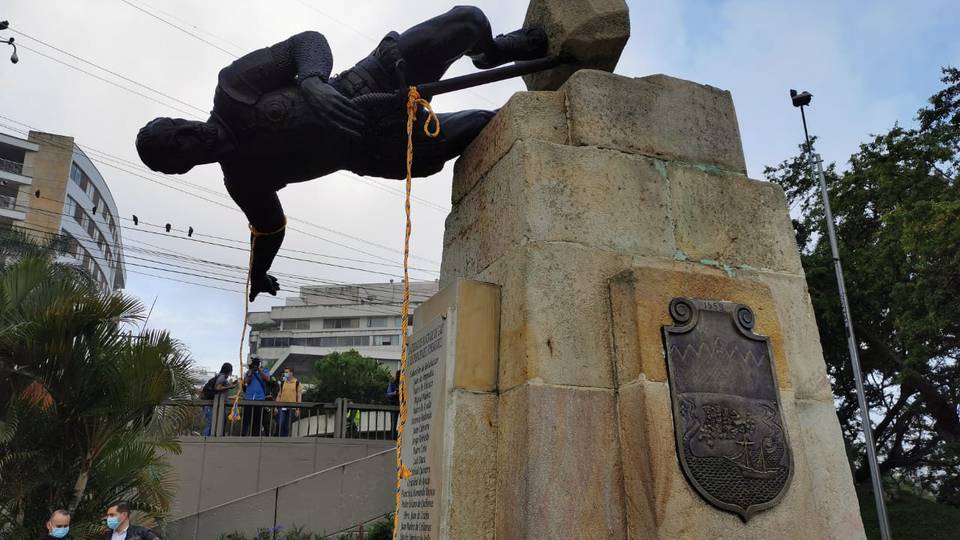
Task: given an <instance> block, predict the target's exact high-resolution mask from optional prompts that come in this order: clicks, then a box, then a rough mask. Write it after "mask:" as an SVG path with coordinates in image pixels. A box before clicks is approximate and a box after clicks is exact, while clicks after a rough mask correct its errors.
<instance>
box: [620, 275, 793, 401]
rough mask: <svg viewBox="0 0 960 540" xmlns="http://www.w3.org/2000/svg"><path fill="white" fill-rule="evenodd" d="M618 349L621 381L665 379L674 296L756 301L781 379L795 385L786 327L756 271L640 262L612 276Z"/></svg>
mask: <svg viewBox="0 0 960 540" xmlns="http://www.w3.org/2000/svg"><path fill="white" fill-rule="evenodd" d="M647 264H648V263H647ZM609 287H610V289H609V290H610V306H611V312H612V321H611V324H612V328H613V332H612V335H613V342H614V344H613V348H614V351H613V355H614V364H615V366H616V370H617V381H618V383H619V384H620V385H625V384H628V383H630V382H631V381H635V380H637V379H643V380H649V381H656V382H665V381H666V380H667V368H666V360H665V357H664V351H663V337H662V336H663V333H662V327H663V326H664V325H670V324H672V319H671V318H670V314H669V312H668V307H669V305H670V300H672V299H673V298H676V297H678V296H686V297H694V298H704V299H708V300H725V301H729V302H737V303H741V304H746V305H748V306H750V308H751V309H752V310H753V313H754V319H755V320H756V326H755V327H754V332H755V333H757V334H760V335H765V336H769V337H770V348H771V350H772V351H773V363H774V368H775V372H776V377H777V384H778V385H779V386H780V388H781V389H789V388H792V385H793V379H792V377H791V371H792V369H793V366H792V364H791V363H790V362H789V361H788V357H787V355H786V352H785V351H786V349H785V347H784V330H783V328H782V327H781V320H780V317H779V313H778V310H777V305H776V302H775V299H774V297H773V295H772V294H771V292H770V288H769V287H768V286H767V285H766V284H765V283H764V282H763V281H761V280H759V279H757V277H756V276H753V275H746V274H737V277H736V278H730V277H728V276H727V274H725V273H724V272H723V271H722V270H719V269H716V268H713V267H709V266H704V265H699V264H693V263H679V262H677V263H672V264H670V265H669V266H668V265H666V263H664V265H663V266H635V267H633V268H631V269H629V270H626V271H624V272H623V273H621V274H619V275H617V276H616V277H614V278H613V279H611V280H610V286H609Z"/></svg>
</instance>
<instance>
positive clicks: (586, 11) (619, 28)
mask: <svg viewBox="0 0 960 540" xmlns="http://www.w3.org/2000/svg"><path fill="white" fill-rule="evenodd" d="M534 25H539V26H542V27H543V28H544V29H545V30H546V31H547V36H548V39H549V42H550V54H560V55H567V56H569V57H570V58H571V59H572V60H573V61H572V63H569V64H566V65H563V66H560V67H558V68H554V69H551V70H548V71H543V72H540V73H534V74H531V75H525V76H524V77H523V81H524V82H525V83H526V84H527V88H528V89H530V90H556V89H557V88H559V87H560V85H562V84H563V83H564V81H566V80H567V79H568V78H569V77H570V75H571V74H573V73H574V72H575V71H577V70H579V69H600V70H604V71H613V70H614V68H616V67H617V62H618V61H619V60H620V53H622V52H623V48H624V46H625V45H626V44H627V39H629V38H630V15H629V9H628V8H627V3H626V2H625V0H532V1H531V2H530V4H529V6H528V7H527V16H526V19H525V20H524V23H523V26H524V27H525V28H528V27H531V26H534Z"/></svg>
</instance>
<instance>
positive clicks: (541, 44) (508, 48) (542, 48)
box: [470, 26, 547, 69]
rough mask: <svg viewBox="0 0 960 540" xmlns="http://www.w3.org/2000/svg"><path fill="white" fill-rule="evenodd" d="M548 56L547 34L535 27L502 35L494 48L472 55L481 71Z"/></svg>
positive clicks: (497, 39)
mask: <svg viewBox="0 0 960 540" xmlns="http://www.w3.org/2000/svg"><path fill="white" fill-rule="evenodd" d="M546 54H547V33H546V31H544V29H543V28H541V27H539V26H534V27H531V28H521V29H520V30H515V31H513V32H510V33H509V34H500V35H499V36H497V37H496V38H495V39H494V40H493V48H491V49H490V50H488V51H484V52H482V53H480V54H471V55H470V58H471V59H472V60H473V65H475V66H477V67H478V68H480V69H490V68H495V67H497V66H499V65H503V64H506V63H507V62H513V61H516V60H534V59H537V58H543V57H544V56H546Z"/></svg>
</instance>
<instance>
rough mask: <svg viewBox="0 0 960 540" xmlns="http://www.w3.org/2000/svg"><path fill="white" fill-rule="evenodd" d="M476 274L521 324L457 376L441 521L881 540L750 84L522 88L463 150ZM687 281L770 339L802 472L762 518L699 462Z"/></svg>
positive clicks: (605, 81) (447, 251)
mask: <svg viewBox="0 0 960 540" xmlns="http://www.w3.org/2000/svg"><path fill="white" fill-rule="evenodd" d="M459 278H468V279H474V280H479V281H483V282H489V283H493V284H496V285H499V286H500V302H501V306H500V318H499V336H498V341H497V347H496V351H497V354H496V355H479V356H478V355H476V354H474V355H473V356H472V357H471V359H470V360H469V361H468V360H465V358H466V357H464V356H459V355H460V354H471V353H470V352H469V351H464V352H462V353H457V355H458V357H457V358H456V368H455V370H454V371H456V370H462V369H468V370H469V369H475V370H477V371H478V372H479V373H482V374H483V375H482V376H477V377H476V378H474V382H473V383H471V384H469V385H466V384H464V385H462V386H460V387H458V386H457V383H456V382H450V383H449V384H450V385H451V386H449V387H448V389H453V390H449V391H448V392H447V396H448V400H449V401H448V404H447V408H446V411H447V413H446V417H445V420H444V425H445V430H446V432H445V435H444V440H445V443H444V444H445V446H444V449H443V461H442V463H443V468H444V471H443V475H444V478H445V482H446V484H444V485H445V487H444V488H443V489H444V490H445V491H444V494H443V498H444V501H445V502H444V503H443V504H444V505H445V506H444V507H443V511H442V512H441V524H440V527H441V530H442V531H443V532H444V533H445V536H444V535H441V536H435V537H449V538H498V539H507V538H636V539H640V538H643V539H646V538H663V539H676V538H691V539H693V538H731V539H732V538H737V539H740V538H772V537H782V538H862V537H863V535H864V533H863V527H862V524H861V521H860V515H859V510H858V505H857V499H856V495H855V493H854V490H853V483H852V479H851V474H850V470H849V468H848V466H847V461H846V457H845V455H844V449H843V443H842V439H841V435H840V429H839V425H838V422H837V419H836V414H835V411H834V408H833V401H832V398H831V394H830V387H829V383H828V380H827V377H826V372H825V367H824V362H823V358H822V354H821V349H820V344H819V341H818V339H819V338H818V332H817V327H816V323H815V321H814V317H813V311H812V308H811V305H810V301H809V298H808V294H807V290H806V283H805V279H804V275H803V269H802V267H801V265H800V259H799V255H798V253H797V247H796V244H795V241H794V237H793V231H792V228H791V224H790V218H789V214H788V209H787V204H786V201H785V198H784V195H783V192H782V191H781V189H780V188H779V187H778V186H776V185H773V184H769V183H766V182H759V181H755V180H750V179H748V178H747V177H746V166H745V163H744V158H743V152H742V148H741V142H740V133H739V128H738V126H737V119H736V113H735V112H734V108H733V102H732V99H731V96H730V94H729V92H725V91H722V90H718V89H716V88H712V87H710V86H705V85H700V84H695V83H692V82H688V81H683V80H679V79H675V78H671V77H667V76H664V75H654V76H650V77H643V78H639V79H632V78H627V77H622V76H618V75H612V74H609V73H605V72H600V71H579V72H577V73H575V74H574V75H573V76H572V77H571V78H570V79H569V80H568V81H567V82H566V83H565V84H564V85H563V86H562V87H561V88H560V89H559V90H557V91H539V92H522V93H518V94H516V95H514V96H513V98H512V99H511V100H510V101H509V102H508V103H507V105H506V106H504V107H503V109H501V110H500V112H499V113H498V114H497V116H496V117H495V118H494V119H493V121H492V122H491V123H490V124H489V125H488V126H487V128H486V130H485V131H484V132H483V133H482V134H481V135H480V136H479V137H478V138H477V140H476V141H475V142H474V143H473V144H472V145H471V147H470V148H469V149H468V150H467V152H466V153H465V154H464V155H463V156H462V157H461V159H460V160H459V161H458V163H457V164H456V169H455V176H454V186H453V210H452V212H451V214H450V216H449V217H448V219H447V223H446V233H445V239H444V255H443V265H442V275H441V287H448V286H451V285H453V286H454V287H453V289H451V290H455V291H456V290H460V289H462V287H461V286H460V285H459V283H462V282H458V279H459ZM443 294H455V295H456V294H462V293H459V292H457V293H449V292H445V293H443ZM678 296H687V297H698V298H706V299H714V300H725V301H731V302H737V303H742V304H748V305H749V306H750V307H752V308H753V311H754V313H755V315H756V328H755V331H756V332H757V333H758V334H763V335H767V336H770V343H771V350H772V352H773V357H774V358H773V361H774V366H775V373H776V379H777V383H778V385H779V392H780V399H781V402H782V407H783V419H784V423H785V429H786V432H787V434H788V436H789V440H790V444H791V447H792V451H793V466H794V473H793V480H792V482H791V483H790V485H789V487H788V489H787V492H786V495H785V497H784V498H783V500H782V501H781V502H780V504H779V505H778V506H775V507H774V508H772V509H769V510H766V511H764V512H761V513H760V514H758V515H756V516H755V517H753V518H752V519H751V520H750V521H749V522H747V523H744V522H743V521H741V520H740V518H738V517H737V516H736V515H735V514H732V513H728V512H725V511H721V510H718V509H716V508H714V507H713V506H710V505H709V504H707V503H706V502H705V501H704V499H703V498H701V497H700V496H699V495H698V494H697V493H696V492H695V491H694V489H693V488H692V487H691V485H690V484H689V483H688V482H687V480H686V479H685V477H684V475H683V472H682V470H681V466H680V463H679V461H678V457H677V447H676V442H675V439H674V428H673V416H672V412H671V400H670V391H669V386H668V379H667V375H666V364H665V357H664V346H663V338H662V333H661V327H662V326H663V325H669V324H670V323H671V319H670V316H669V313H668V304H669V302H670V299H671V298H674V297H678ZM428 311H429V309H428V306H427V305H425V306H424V307H422V308H420V309H419V310H418V311H417V315H416V316H417V317H418V320H417V322H416V328H418V332H419V329H421V328H426V327H427V326H429V324H428V320H429V319H432V318H433V317H430V316H428V313H427V312H428ZM465 331H466V330H465V329H464V327H461V329H460V335H464V332H465ZM467 333H469V332H467ZM458 347H459V345H458ZM458 350H459V349H458ZM493 373H495V376H493ZM447 377H448V380H449V377H451V375H450V374H449V373H448V374H447ZM454 379H455V377H454ZM451 411H452V412H451ZM444 520H446V521H444ZM444 527H446V528H444Z"/></svg>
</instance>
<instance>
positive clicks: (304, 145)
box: [136, 7, 547, 301]
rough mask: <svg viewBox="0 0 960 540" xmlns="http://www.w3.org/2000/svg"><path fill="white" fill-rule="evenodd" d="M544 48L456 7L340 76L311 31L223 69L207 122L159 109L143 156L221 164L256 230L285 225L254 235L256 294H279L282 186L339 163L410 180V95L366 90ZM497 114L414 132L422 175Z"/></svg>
mask: <svg viewBox="0 0 960 540" xmlns="http://www.w3.org/2000/svg"><path fill="white" fill-rule="evenodd" d="M546 52H547V37H546V33H545V32H544V31H543V30H542V29H541V28H539V27H534V28H528V29H521V30H517V31H515V32H511V33H509V34H506V35H501V36H498V37H496V38H494V37H493V35H492V33H491V29H490V22H489V21H488V20H487V17H486V15H484V14H483V12H482V11H481V10H480V9H478V8H475V7H455V8H453V9H451V10H450V11H448V12H447V13H445V14H443V15H440V16H438V17H434V18H432V19H430V20H427V21H425V22H423V23H420V24H418V25H416V26H414V27H412V28H410V29H408V30H407V31H405V32H403V33H401V34H398V33H397V32H390V33H388V34H387V35H386V36H385V37H384V38H383V40H381V41H380V44H379V45H377V47H376V49H374V51H373V52H372V53H371V54H370V55H369V56H367V57H366V58H364V59H363V60H361V61H360V62H358V63H357V64H356V65H355V66H354V67H352V68H350V69H348V70H346V71H344V72H343V73H340V74H339V75H335V76H332V77H331V76H330V71H331V69H332V66H333V56H332V54H331V51H330V47H329V46H328V44H327V40H326V38H324V37H323V35H322V34H320V33H318V32H313V31H308V32H303V33H301V34H297V35H295V36H293V37H291V38H289V39H287V40H285V41H282V42H280V43H278V44H276V45H273V46H272V47H268V48H264V49H260V50H257V51H254V52H252V53H250V54H247V55H246V56H243V57H241V58H239V59H238V60H236V61H235V62H233V63H232V64H230V65H229V66H227V67H226V68H224V69H223V70H221V71H220V75H219V81H218V84H217V88H216V92H215V93H214V99H213V102H214V106H213V111H212V112H211V114H210V118H209V119H208V120H207V121H206V122H199V121H191V120H183V119H172V118H157V119H155V120H153V121H151V122H150V123H148V124H147V125H146V126H144V127H143V129H141V130H140V133H139V134H138V135H137V142H136V144H137V151H138V152H139V154H140V158H141V159H142V160H143V162H144V164H146V165H147V166H148V167H150V168H151V169H152V170H154V171H158V172H162V173H166V174H183V173H186V172H187V171H189V170H190V169H191V168H193V167H194V166H195V165H199V164H204V163H213V162H219V163H220V166H221V168H222V169H223V175H224V183H225V184H226V187H227V191H228V192H229V194H230V196H231V197H232V198H233V200H234V201H235V202H236V203H237V205H238V206H239V207H240V209H241V210H243V213H244V214H246V217H247V219H248V220H249V222H250V225H251V227H252V228H253V229H254V230H256V231H260V232H267V231H269V232H273V231H277V232H276V234H271V235H267V236H261V237H260V238H259V239H258V240H257V242H256V243H255V249H254V253H253V256H252V264H251V268H250V300H251V301H253V299H254V298H256V296H257V295H258V294H259V293H261V292H266V293H269V294H272V295H276V293H277V291H278V290H279V283H278V282H277V280H276V278H274V277H273V276H270V275H268V274H267V270H269V268H270V265H271V264H272V262H273V259H274V257H275V256H276V254H277V251H279V249H280V245H281V243H282V242H283V231H282V229H283V226H284V224H285V218H284V214H283V208H282V207H281V205H280V200H279V198H278V197H277V190H279V189H281V188H283V187H284V186H286V185H287V184H290V183H293V182H304V181H307V180H312V179H314V178H319V177H321V176H325V175H327V174H330V173H333V172H335V171H338V170H341V169H346V170H349V171H352V172H354V173H356V174H360V175H371V176H380V177H384V178H404V177H405V175H406V137H405V131H404V130H405V123H406V113H405V111H404V108H403V101H402V100H401V101H399V102H398V101H387V102H386V106H385V105H384V103H385V102H384V101H383V100H372V99H364V97H363V96H368V97H370V96H372V95H375V94H384V93H396V95H397V96H403V93H402V92H401V90H403V89H405V88H406V87H407V85H420V84H424V83H431V82H436V81H438V80H439V79H440V77H442V76H443V74H444V72H445V71H446V70H447V68H449V67H450V65H451V64H453V62H455V61H456V60H458V59H459V58H461V57H463V56H464V55H469V56H470V57H471V59H472V60H473V63H474V65H475V66H477V67H478V68H481V69H488V68H493V67H496V66H499V65H502V64H505V63H508V62H512V61H516V60H530V59H535V58H540V57H543V56H544V55H545V54H546ZM493 115H494V112H493V111H485V110H466V111H460V112H455V113H447V114H439V115H438V117H439V120H440V123H441V125H442V126H443V129H442V132H441V134H440V136H439V137H437V138H428V137H426V136H425V135H424V134H423V133H422V131H421V130H416V134H415V135H414V140H413V144H414V152H415V154H416V156H417V158H416V160H415V162H414V165H413V176H415V177H423V176H429V175H431V174H434V173H436V172H438V171H440V169H441V168H443V165H444V163H445V162H447V161H448V160H450V159H453V158H455V157H457V156H459V155H460V153H462V152H463V151H464V149H465V148H466V147H467V145H468V144H470V142H471V141H472V140H473V139H474V138H475V137H476V136H477V135H478V134H479V133H480V131H481V130H482V129H483V127H484V126H485V125H486V124H487V122H488V121H489V120H490V118H492V117H493ZM417 120H418V125H419V124H422V123H423V121H425V120H426V112H425V111H423V110H420V111H419V114H418V119H417Z"/></svg>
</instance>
